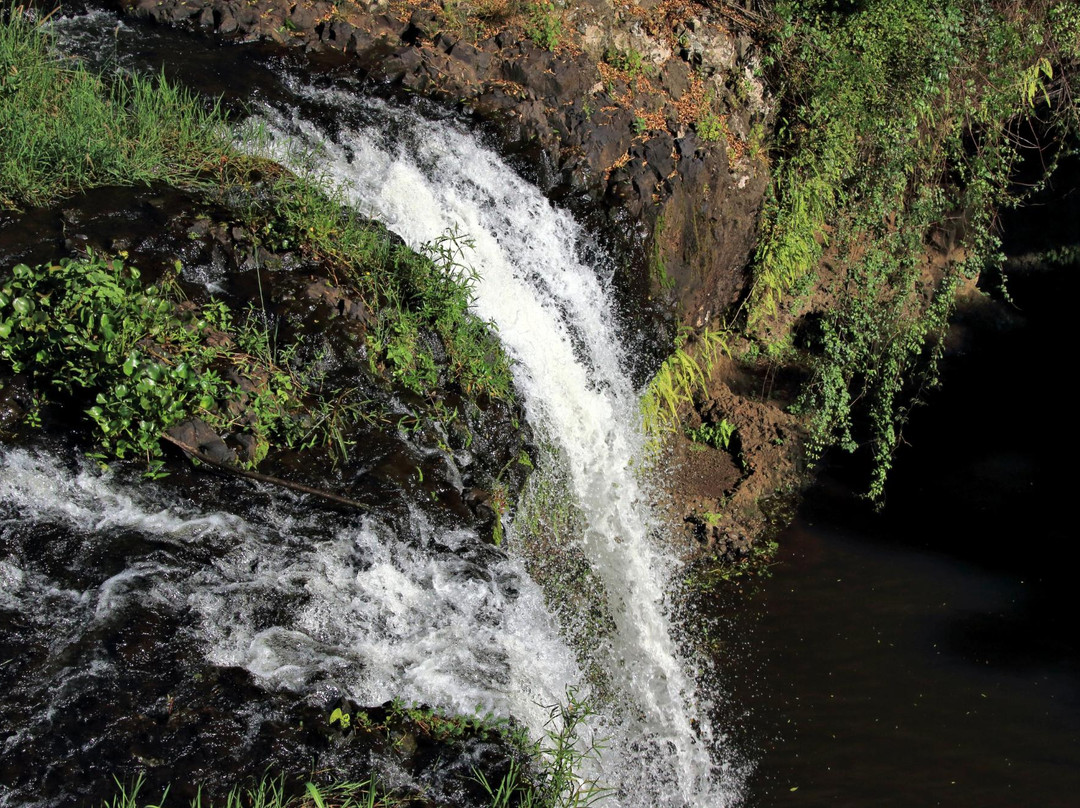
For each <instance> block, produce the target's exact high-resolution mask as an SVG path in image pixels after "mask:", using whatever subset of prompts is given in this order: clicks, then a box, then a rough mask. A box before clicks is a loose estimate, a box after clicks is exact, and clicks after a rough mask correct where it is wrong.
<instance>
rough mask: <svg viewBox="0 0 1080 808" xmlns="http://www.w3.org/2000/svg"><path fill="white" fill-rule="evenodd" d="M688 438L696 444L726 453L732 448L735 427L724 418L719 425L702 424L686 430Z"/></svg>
mask: <svg viewBox="0 0 1080 808" xmlns="http://www.w3.org/2000/svg"><path fill="white" fill-rule="evenodd" d="M686 436H687V437H688V438H690V440H692V441H694V442H696V443H704V444H705V445H706V446H712V447H713V448H714V449H722V450H724V451H725V452H726V451H727V450H728V449H730V448H731V439H732V438H733V437H734V436H735V425H734V424H732V423H731V422H730V421H728V420H727V419H726V418H722V419H721V420H720V423H718V424H702V425H701V426H699V427H693V428H691V429H687V430H686Z"/></svg>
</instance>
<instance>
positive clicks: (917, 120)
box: [749, 0, 1080, 497]
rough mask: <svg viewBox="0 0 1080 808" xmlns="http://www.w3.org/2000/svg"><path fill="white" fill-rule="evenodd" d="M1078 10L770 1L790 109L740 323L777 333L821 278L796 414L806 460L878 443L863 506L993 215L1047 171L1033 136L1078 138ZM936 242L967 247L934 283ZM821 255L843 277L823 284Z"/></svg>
mask: <svg viewBox="0 0 1080 808" xmlns="http://www.w3.org/2000/svg"><path fill="white" fill-rule="evenodd" d="M1076 8H1077V7H1076V6H1075V4H1072V3H1066V2H1052V1H1051V0H1040V2H1036V3H1031V4H1019V3H1014V2H1005V0H984V1H983V2H977V3H968V2H961V0H947V1H946V2H942V3H932V4H931V3H925V2H922V0H866V2H861V3H834V2H826V0H787V1H785V2H779V3H777V5H776V29H775V33H776V38H775V41H774V44H773V52H772V58H773V59H775V60H776V63H777V64H778V65H780V66H782V68H783V70H784V73H783V75H782V77H781V78H782V81H783V85H784V95H785V108H784V111H783V117H782V119H781V125H780V128H779V131H778V140H779V146H780V155H779V161H778V163H777V169H776V172H775V183H774V187H773V189H772V198H771V200H770V201H769V204H768V206H767V210H766V215H765V217H764V224H763V232H762V238H761V241H760V245H759V248H758V251H757V255H756V268H755V280H754V287H753V291H752V294H751V300H750V313H749V322H750V324H751V326H756V327H759V328H767V327H769V325H770V323H772V325H774V326H775V325H777V324H778V321H777V320H775V319H773V318H776V317H777V315H779V314H780V313H781V311H782V310H783V306H782V303H783V301H784V300H785V299H786V298H787V297H789V296H790V295H791V294H792V291H793V290H794V289H795V288H796V287H797V286H799V285H802V286H803V287H804V288H805V287H807V286H811V285H813V283H814V282H815V280H816V282H817V283H821V284H825V285H826V289H825V292H826V293H827V294H829V295H830V296H831V297H833V298H835V299H838V300H839V303H838V305H836V306H835V308H833V309H832V310H830V311H828V312H825V314H824V317H823V320H822V322H821V324H820V327H819V328H818V329H817V331H816V333H815V334H813V335H812V337H813V338H812V340H811V342H812V345H813V347H814V349H815V350H816V351H817V359H816V360H815V371H814V378H813V380H812V381H811V383H810V385H809V386H808V387H807V388H806V390H805V392H804V395H803V397H802V401H801V407H802V408H803V409H804V410H805V411H808V412H812V413H813V436H812V441H811V448H812V451H813V452H814V453H815V454H817V455H820V454H821V452H823V451H824V450H825V449H826V448H827V447H828V446H831V445H838V446H841V447H843V448H845V449H847V450H854V449H855V447H857V446H859V445H864V444H867V443H869V444H870V445H872V447H873V448H872V451H873V454H874V456H875V460H876V462H877V471H876V472H875V474H874V478H873V480H872V482H871V485H870V490H869V493H870V495H871V496H873V497H877V496H880V494H881V491H882V485H883V482H884V477H885V472H886V471H887V468H888V465H889V461H890V458H891V455H892V452H893V450H894V449H895V446H896V445H897V442H898V440H899V436H900V430H901V429H902V426H903V423H904V421H905V418H906V414H907V411H908V409H909V407H910V402H911V401H912V400H913V396H917V395H918V393H919V391H920V390H921V389H922V388H923V387H924V386H925V385H927V384H930V383H932V382H933V379H934V374H935V366H936V360H937V356H938V353H939V351H940V339H939V338H940V335H941V333H942V330H943V328H944V327H945V325H946V322H947V317H948V313H949V311H950V308H951V305H952V300H953V297H954V292H955V290H956V288H957V287H958V285H959V280H960V278H962V277H964V276H966V277H973V276H974V275H976V274H977V273H978V272H979V271H980V270H981V269H982V268H983V267H984V266H985V265H986V263H987V262H991V261H994V260H995V257H996V254H997V250H998V242H997V238H996V236H995V234H994V231H993V223H994V219H993V212H994V210H995V209H996V208H997V207H999V206H1001V205H1006V204H1012V203H1014V202H1015V201H1016V200H1017V199H1018V195H1019V194H1020V193H1021V191H1020V190H1019V189H1018V188H1017V187H1015V186H1013V185H1012V184H1011V180H1012V177H1013V176H1014V174H1015V172H1016V170H1017V167H1018V165H1019V164H1020V162H1021V161H1022V160H1023V159H1024V157H1025V156H1026V153H1033V152H1036V151H1037V150H1039V149H1042V150H1043V151H1044V153H1043V154H1041V155H1036V156H1035V160H1045V161H1046V163H1047V165H1048V167H1049V168H1052V166H1053V164H1054V161H1055V159H1056V155H1055V154H1054V153H1053V151H1052V150H1051V149H1049V148H1047V147H1046V146H1045V144H1043V143H1041V142H1040V140H1045V141H1047V142H1053V141H1054V140H1055V139H1060V138H1062V137H1064V136H1075V133H1076V129H1077V127H1076V124H1077V111H1076V107H1075V105H1074V104H1073V103H1072V91H1071V86H1070V83H1069V75H1070V71H1071V70H1075V68H1076V66H1077V61H1078V51H1080V22H1078V19H1080V15H1078V13H1077V10H1076ZM1048 170H1049V169H1048ZM934 234H940V235H942V236H944V238H945V240H946V241H947V240H949V239H951V238H953V237H954V236H955V237H957V238H958V239H959V246H961V247H962V248H963V259H962V260H961V259H957V260H953V261H951V263H946V265H945V266H944V268H943V269H942V270H941V271H939V272H937V273H936V274H935V273H934V272H927V271H926V266H925V263H924V261H923V259H922V256H924V255H925V254H926V252H927V250H926V247H925V245H926V244H927V243H928V242H929V241H930V239H931V237H932V236H933V235H934ZM826 252H827V254H828V261H829V263H830V265H832V266H834V267H835V268H836V269H837V271H836V273H835V276H829V275H823V276H821V277H820V278H816V279H815V277H814V273H815V272H816V271H817V270H818V268H819V266H820V265H821V261H822V258H823V256H825V255H826ZM960 254H961V253H959V252H958V253H956V255H957V256H959V255H960ZM945 258H949V256H945ZM782 337H783V334H782V333H780V334H775V333H774V335H773V338H774V339H777V338H782ZM856 405H858V408H861V411H862V412H863V413H865V414H866V415H867V416H868V417H867V419H866V420H867V421H868V425H867V427H866V434H862V433H861V432H860V431H859V429H858V428H857V427H856V421H857V419H856V418H855V411H856Z"/></svg>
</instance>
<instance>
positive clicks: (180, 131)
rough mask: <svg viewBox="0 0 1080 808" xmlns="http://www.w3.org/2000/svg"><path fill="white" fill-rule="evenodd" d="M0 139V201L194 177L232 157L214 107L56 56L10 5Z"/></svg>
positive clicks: (2, 56)
mask: <svg viewBox="0 0 1080 808" xmlns="http://www.w3.org/2000/svg"><path fill="white" fill-rule="evenodd" d="M0 142H2V143H3V148H2V149H0V209H4V208H12V207H17V206H26V205H44V204H46V203H48V202H49V201H51V200H54V199H56V198H58V197H62V196H65V195H68V194H71V193H74V192H77V191H79V190H83V189H86V188H89V187H92V186H97V185H109V184H113V185H127V184H136V183H148V182H151V181H154V180H164V181H167V182H170V183H172V184H191V183H196V182H201V181H205V180H208V179H212V178H215V177H217V176H218V175H219V173H220V172H221V171H222V170H223V169H224V168H225V167H227V166H228V165H230V163H231V161H233V160H234V159H236V158H237V157H238V155H236V153H235V152H234V151H233V149H232V147H231V145H230V143H229V138H228V134H227V131H226V130H225V128H224V126H223V117H222V114H221V113H220V111H219V110H218V108H217V107H212V108H209V109H207V108H206V107H204V105H203V104H202V103H200V102H199V101H198V100H197V99H196V98H195V97H194V96H193V95H191V94H190V93H188V92H186V91H184V90H181V89H179V88H177V87H176V86H174V85H171V84H169V83H168V82H166V81H165V80H164V78H159V79H157V80H154V81H148V80H146V79H141V78H138V77H135V76H132V77H127V78H121V79H117V80H116V81H114V82H109V81H106V80H105V79H102V78H100V77H98V76H94V75H92V74H90V73H88V72H87V71H86V70H85V69H83V68H82V67H80V66H77V65H73V64H70V63H67V62H64V61H63V60H62V58H61V57H59V56H57V55H56V54H54V53H53V52H52V50H51V48H50V44H49V38H48V36H47V35H46V34H45V33H44V31H43V30H42V28H41V27H40V25H39V24H37V23H35V22H34V21H32V20H31V19H30V18H29V17H28V16H27V15H26V13H24V12H23V11H22V10H21V9H20V8H18V7H8V8H6V9H5V8H2V7H0Z"/></svg>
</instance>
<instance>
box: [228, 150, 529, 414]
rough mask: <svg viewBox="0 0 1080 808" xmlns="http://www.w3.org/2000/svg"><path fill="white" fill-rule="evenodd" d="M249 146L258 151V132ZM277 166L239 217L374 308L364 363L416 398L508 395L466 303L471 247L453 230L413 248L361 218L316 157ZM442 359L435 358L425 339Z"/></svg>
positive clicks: (488, 339)
mask: <svg viewBox="0 0 1080 808" xmlns="http://www.w3.org/2000/svg"><path fill="white" fill-rule="evenodd" d="M251 137H252V138H253V140H252V143H251V148H253V149H254V150H256V151H257V150H259V149H260V144H259V143H258V137H259V136H258V134H257V133H256V134H255V135H252V136H251ZM299 163H300V165H301V169H300V170H299V172H298V173H297V174H291V173H281V174H279V175H278V176H276V177H275V178H273V179H271V180H270V187H269V188H268V189H265V190H263V191H260V192H259V193H255V194H251V195H249V197H248V205H247V207H246V209H245V210H244V212H243V217H244V218H245V220H246V221H247V222H249V224H250V225H251V229H252V231H253V232H254V233H255V234H256V236H257V237H258V238H260V239H261V240H262V241H263V242H264V243H265V244H266V245H267V246H268V247H269V248H270V249H272V250H279V249H294V248H297V247H299V248H300V249H302V250H303V251H304V252H306V253H307V254H309V255H310V256H311V257H313V258H315V259H318V260H321V261H324V262H326V263H327V265H329V266H331V267H333V268H334V270H333V271H334V274H335V275H336V280H337V281H338V282H339V283H340V284H342V285H345V286H347V287H349V288H351V289H352V290H354V291H355V293H356V295H357V296H359V297H360V298H361V299H363V300H364V301H365V303H367V305H368V306H369V308H370V309H371V310H372V311H373V312H376V322H375V324H374V326H373V327H372V328H371V330H370V332H369V338H368V345H369V349H370V353H369V356H370V357H371V360H372V363H373V369H375V370H382V369H385V370H386V371H387V372H388V373H389V374H390V375H391V376H392V377H393V378H394V379H395V380H397V381H398V382H400V383H401V384H403V385H404V386H405V387H407V388H408V389H409V390H411V391H413V392H414V393H417V394H419V395H425V394H427V393H430V392H431V391H432V390H433V389H434V388H435V387H438V386H439V385H451V386H455V387H458V388H460V389H461V391H462V392H464V393H465V394H466V395H469V396H481V395H483V396H488V397H490V398H492V399H496V400H502V401H508V400H510V399H512V398H513V377H512V375H511V372H510V364H509V360H508V358H507V357H506V354H505V353H504V352H503V350H502V347H501V345H500V344H499V341H498V338H497V336H496V333H495V332H496V327H495V325H494V324H493V323H489V322H486V321H484V320H482V319H480V318H478V317H476V316H475V315H474V314H473V313H471V311H470V310H469V307H470V304H471V303H472V299H473V291H472V289H473V284H474V283H475V281H476V273H475V271H474V270H473V269H472V267H471V266H470V265H469V263H468V262H469V260H470V251H471V249H472V244H471V242H469V240H468V239H465V238H463V237H461V236H460V235H458V234H457V233H456V232H453V231H451V232H447V233H445V234H444V235H443V236H442V237H440V238H437V239H435V240H434V241H432V242H430V243H428V244H425V245H422V247H421V249H420V250H419V252H417V251H414V250H412V249H410V248H409V247H407V246H406V245H405V244H403V243H402V242H401V241H400V240H399V239H396V238H394V237H393V236H392V235H391V234H390V233H389V232H388V231H387V230H386V228H384V227H382V226H381V225H379V224H378V223H375V222H372V221H371V220H369V219H365V218H364V217H362V216H360V215H359V214H358V213H357V212H356V211H355V210H354V209H352V208H351V207H349V206H348V205H347V204H346V202H345V200H344V198H343V197H342V196H341V195H340V194H339V193H337V192H332V191H329V192H328V191H327V190H326V188H328V187H332V185H333V183H332V182H329V181H328V178H326V177H324V176H323V175H322V173H321V169H320V168H319V167H318V164H317V161H316V159H315V158H301V159H299ZM431 337H434V338H437V339H438V340H439V341H440V342H441V344H442V346H443V348H444V351H445V361H444V362H443V363H441V364H440V363H437V362H436V360H435V357H434V355H433V353H432V350H431V347H430V344H429V343H430V338H431Z"/></svg>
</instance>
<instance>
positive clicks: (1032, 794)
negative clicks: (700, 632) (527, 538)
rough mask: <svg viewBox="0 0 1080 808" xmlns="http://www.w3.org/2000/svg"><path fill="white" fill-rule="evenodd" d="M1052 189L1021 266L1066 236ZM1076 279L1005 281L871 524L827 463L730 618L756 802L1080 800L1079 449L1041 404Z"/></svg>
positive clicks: (1060, 273)
mask: <svg viewBox="0 0 1080 808" xmlns="http://www.w3.org/2000/svg"><path fill="white" fill-rule="evenodd" d="M1073 168H1074V169H1075V168H1076V166H1073ZM1073 175H1074V176H1080V171H1074V172H1073ZM1074 187H1075V185H1074V186H1073V188H1074ZM1054 193H1056V197H1055V196H1053V194H1048V195H1047V198H1046V199H1042V200H1036V202H1037V203H1039V204H1041V205H1042V207H1041V208H1039V209H1037V210H1036V213H1037V212H1038V210H1041V211H1042V215H1041V217H1040V216H1036V217H1035V220H1034V221H1036V222H1037V226H1039V227H1042V228H1043V229H1042V230H1041V231H1038V232H1036V231H1034V230H1032V222H1031V221H1027V222H1026V225H1027V226H1026V227H1024V228H1021V232H1020V235H1023V236H1024V237H1025V238H1026V239H1027V241H1028V242H1031V243H1028V244H1025V245H1024V247H1023V249H1025V250H1028V249H1035V248H1040V249H1047V248H1049V247H1051V246H1054V245H1053V243H1051V242H1050V240H1049V239H1048V237H1047V236H1046V235H1045V234H1046V233H1047V232H1050V230H1048V229H1047V222H1048V218H1047V217H1048V216H1050V214H1051V213H1052V212H1054V211H1056V212H1057V213H1058V214H1060V213H1061V212H1062V211H1065V212H1067V213H1068V214H1069V215H1070V216H1071V221H1072V222H1073V225H1072V226H1071V227H1066V228H1064V230H1062V231H1061V233H1059V234H1058V235H1059V236H1060V235H1063V236H1064V239H1065V241H1068V239H1075V238H1077V233H1076V230H1075V221H1077V219H1076V216H1077V215H1080V203H1078V201H1077V199H1076V197H1078V196H1080V193H1078V192H1076V191H1075V190H1072V189H1071V188H1069V187H1064V188H1062V187H1059V188H1058V189H1056V191H1055V192H1054ZM1031 215H1032V214H1031V212H1028V213H1027V214H1025V216H1026V217H1027V219H1031ZM1015 224H1018V225H1023V224H1025V222H1017V223H1015ZM1008 225H1009V223H1006V228H1007V229H1006V233H1007V234H1008V232H1009V230H1008ZM1058 229H1059V230H1061V228H1058ZM1014 232H1016V231H1015V230H1014ZM1040 234H1041V235H1040ZM1062 243H1064V242H1062ZM1007 246H1008V245H1007ZM1078 278H1080V273H1077V272H1076V271H1075V269H1070V268H1065V269H1059V270H1056V271H1052V270H1049V269H1046V268H1044V269H1042V270H1039V271H1033V272H1027V273H1025V274H1015V275H1014V276H1013V277H1012V278H1011V282H1010V291H1011V295H1012V298H1013V301H1014V303H1013V305H1011V306H1009V307H1006V308H1004V309H999V310H997V311H996V312H995V311H991V310H984V311H982V312H981V313H979V312H975V313H974V314H972V315H969V316H968V317H967V318H966V319H965V321H964V322H962V323H961V324H960V325H961V328H960V329H959V330H958V332H957V333H956V334H954V337H955V338H956V339H955V341H954V345H953V347H952V351H951V355H950V358H949V359H948V361H947V362H946V366H945V368H944V373H943V377H944V387H943V389H942V390H941V391H940V392H938V393H936V394H934V396H933V397H932V399H931V400H930V402H929V403H930V406H929V407H926V408H922V409H921V410H919V411H917V413H916V416H915V418H914V419H913V421H912V423H911V424H910V426H909V429H908V430H907V432H906V438H907V441H908V444H909V445H907V446H905V447H904V448H903V450H902V451H901V452H900V454H899V456H898V458H897V465H896V467H895V469H894V473H893V475H892V478H891V480H890V485H889V488H888V491H887V496H888V498H887V501H886V505H885V508H884V509H883V511H881V512H880V513H873V512H872V511H871V510H870V509H869V508H867V507H866V506H865V504H862V503H859V502H858V501H857V500H856V499H855V498H854V497H853V495H852V494H851V485H852V484H857V481H858V479H859V478H858V475H857V474H855V473H853V472H854V469H846V468H844V467H843V466H841V465H839V464H837V465H834V468H833V473H834V479H833V480H832V481H831V482H828V481H827V482H826V483H825V484H824V485H822V486H821V487H820V488H819V489H818V490H816V491H814V492H811V494H810V496H809V497H808V500H807V503H806V507H805V508H804V510H803V513H802V514H801V515H800V517H799V519H798V520H797V521H796V523H795V524H794V525H793V526H792V527H791V528H790V529H788V530H787V531H786V532H785V533H784V534H783V535H782V536H781V538H780V542H781V548H782V549H781V553H780V557H779V559H778V563H777V565H776V566H775V567H774V569H773V573H774V574H773V577H772V578H771V579H770V580H768V581H766V582H764V583H763V584H761V585H760V586H759V588H758V589H757V590H756V591H753V592H749V593H743V594H742V595H741V596H740V597H741V600H739V601H738V603H737V604H735V605H736V611H738V609H739V608H740V607H741V608H742V609H743V610H742V611H741V613H740V614H739V616H738V617H736V618H734V619H733V620H731V621H730V622H729V623H728V625H727V626H726V629H727V630H728V632H729V633H730V636H732V637H733V638H734V639H732V640H731V643H732V644H733V645H735V646H737V647H736V648H735V650H736V652H737V653H736V654H735V655H734V657H735V659H736V660H737V661H736V662H735V664H728V665H727V668H728V669H729V670H731V673H730V674H729V676H730V681H731V683H732V684H731V687H732V688H733V689H734V690H735V695H736V698H735V701H736V702H737V703H739V704H741V705H743V709H744V712H745V715H744V716H742V717H741V718H739V719H738V720H736V721H735V722H734V724H733V725H734V727H735V730H736V732H738V733H742V735H743V738H742V741H741V742H742V743H745V744H747V745H748V747H750V748H754V749H755V750H756V754H757V758H758V765H757V769H756V772H755V774H754V775H753V776H752V777H751V780H750V782H749V784H748V789H747V791H748V794H749V797H748V800H747V804H748V805H749V806H753V807H754V808H766V807H767V806H769V807H771V806H800V807H802V806H819V805H820V806H824V805H829V806H860V807H861V806H937V805H940V806H978V807H979V808H989V807H990V806H1002V807H1003V808H1004V807H1005V806H1062V807H1064V806H1078V805H1080V631H1078V629H1077V618H1076V611H1077V610H1076V606H1075V603H1076V597H1075V592H1076V589H1077V584H1076V579H1077V573H1076V570H1075V565H1074V563H1073V561H1072V560H1071V556H1072V548H1073V544H1074V542H1075V539H1074V537H1075V526H1074V525H1073V515H1072V513H1071V511H1070V508H1069V506H1070V504H1071V502H1072V501H1073V498H1074V496H1075V495H1074V494H1073V493H1072V487H1073V485H1074V481H1075V478H1076V475H1075V472H1074V471H1072V464H1073V463H1074V462H1075V457H1076V456H1077V451H1078V448H1080V447H1078V445H1077V434H1076V430H1075V428H1073V427H1072V426H1071V416H1069V415H1068V411H1069V409H1070V407H1069V405H1068V403H1067V402H1066V401H1063V400H1061V399H1060V396H1059V393H1057V392H1055V390H1056V389H1057V384H1058V382H1057V381H1055V380H1060V379H1061V378H1062V375H1063V374H1065V375H1068V374H1069V373H1071V363H1070V362H1068V361H1067V360H1066V358H1065V355H1064V354H1063V352H1062V350H1061V346H1062V345H1063V344H1066V343H1067V342H1068V340H1069V339H1070V337H1069V329H1070V328H1071V324H1072V323H1073V322H1074V317H1073V316H1072V314H1071V308H1072V306H1073V305H1074V303H1075V300H1076V299H1077V292H1078V291H1080V289H1078V287H1080V283H1078ZM998 315H1004V316H998ZM838 480H839V481H838Z"/></svg>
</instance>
